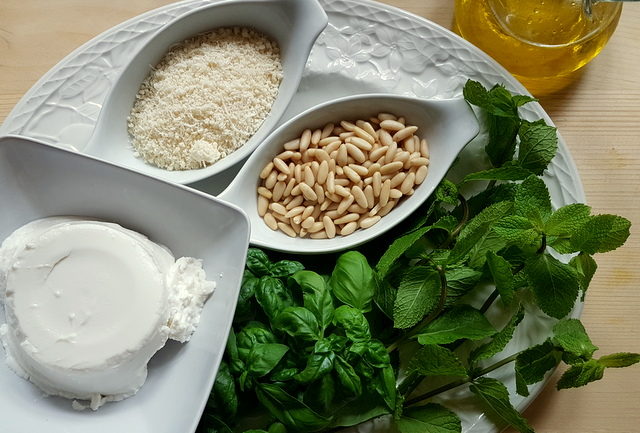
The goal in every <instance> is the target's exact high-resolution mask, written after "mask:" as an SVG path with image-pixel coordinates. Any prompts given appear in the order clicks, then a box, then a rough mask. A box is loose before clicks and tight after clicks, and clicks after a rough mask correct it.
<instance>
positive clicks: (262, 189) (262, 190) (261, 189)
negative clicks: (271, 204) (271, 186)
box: [258, 186, 273, 198]
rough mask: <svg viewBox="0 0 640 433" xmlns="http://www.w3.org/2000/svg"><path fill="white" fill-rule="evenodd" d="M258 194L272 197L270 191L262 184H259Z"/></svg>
mask: <svg viewBox="0 0 640 433" xmlns="http://www.w3.org/2000/svg"><path fill="white" fill-rule="evenodd" d="M258 194H260V195H261V196H263V197H265V198H271V197H273V194H272V193H271V191H269V190H268V189H267V188H265V187H264V186H261V187H259V188H258Z"/></svg>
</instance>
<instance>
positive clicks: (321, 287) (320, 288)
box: [291, 271, 333, 330]
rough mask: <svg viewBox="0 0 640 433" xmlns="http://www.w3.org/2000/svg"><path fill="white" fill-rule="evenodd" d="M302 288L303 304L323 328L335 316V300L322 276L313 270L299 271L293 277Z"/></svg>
mask: <svg viewBox="0 0 640 433" xmlns="http://www.w3.org/2000/svg"><path fill="white" fill-rule="evenodd" d="M291 278H292V279H293V280H294V281H295V282H296V283H298V285H299V286H300V288H301V289H302V293H303V295H302V297H303V304H304V307H305V308H306V309H308V310H309V311H311V312H312V313H313V314H314V316H315V317H316V319H317V320H318V324H319V325H320V328H321V329H322V330H324V329H326V327H327V326H329V324H330V323H331V320H332V318H333V300H332V298H331V293H330V292H329V288H328V287H327V284H326V282H325V280H324V278H322V276H320V275H318V274H316V273H315V272H311V271H299V272H296V273H295V274H294V275H293V276H292V277H291Z"/></svg>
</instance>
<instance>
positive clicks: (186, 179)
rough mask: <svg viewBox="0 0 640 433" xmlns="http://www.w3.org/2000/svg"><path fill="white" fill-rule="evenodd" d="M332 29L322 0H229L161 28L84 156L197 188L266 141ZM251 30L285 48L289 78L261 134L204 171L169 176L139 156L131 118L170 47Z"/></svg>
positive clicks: (116, 92)
mask: <svg viewBox="0 0 640 433" xmlns="http://www.w3.org/2000/svg"><path fill="white" fill-rule="evenodd" d="M326 24H327V15H326V14H325V13H324V11H323V9H322V7H320V5H319V4H318V2H317V1H316V0H251V1H237V0H229V1H223V2H219V3H214V4H211V5H207V6H204V7H201V8H198V9H195V10H193V11H191V12H189V13H187V14H185V15H183V16H181V17H179V18H177V19H175V20H173V21H171V22H169V23H168V24H166V25H165V26H163V27H162V28H160V29H159V30H158V31H157V32H156V33H155V34H154V35H153V36H152V37H151V39H149V41H147V42H146V43H145V44H144V45H143V46H142V47H141V48H140V49H139V50H138V52H137V53H136V54H135V55H134V56H133V58H132V60H131V61H130V63H129V64H128V65H127V67H126V68H125V69H124V70H123V71H122V73H121V74H120V76H119V78H118V79H117V80H116V82H115V84H114V85H113V87H112V88H111V90H110V92H109V94H108V96H107V99H106V101H105V103H104V106H103V108H102V111H101V113H100V117H99V119H98V123H97V124H96V128H95V130H94V133H93V136H92V137H91V139H90V141H89V143H88V144H87V146H86V147H85V148H84V149H81V151H82V152H84V153H86V154H88V155H92V156H97V157H99V158H101V159H104V160H106V161H109V162H112V163H115V164H118V165H122V166H125V167H127V168H130V169H133V170H136V171H139V172H142V173H145V174H148V175H151V176H154V177H158V178H161V179H165V180H169V181H172V182H176V183H182V184H187V183H192V182H195V181H197V180H201V179H204V178H206V177H209V176H212V175H214V174H216V173H220V172H221V171H223V170H225V169H227V168H229V167H231V166H233V165H234V164H236V163H238V162H240V161H241V160H242V159H244V158H245V157H247V156H248V155H249V154H250V153H251V152H252V151H253V150H255V148H256V147H257V146H258V144H260V143H261V142H262V140H263V139H264V138H265V137H266V136H267V134H268V133H269V132H271V130H272V129H273V128H274V127H275V125H276V123H277V122H278V120H279V119H280V117H281V116H282V114H283V112H284V111H285V109H286V108H287V105H288V104H289V101H290V100H291V98H292V97H293V95H294V93H295V91H296V89H297V88H298V84H299V82H300V78H301V77H302V71H303V70H304V66H305V63H306V61H307V58H308V56H309V52H310V51H311V46H312V45H313V43H314V41H315V40H316V38H317V36H318V35H319V34H320V32H321V31H322V30H323V29H324V28H325V26H326ZM231 26H241V27H251V28H254V29H256V30H258V31H260V32H262V33H264V34H266V35H268V36H270V37H272V38H274V39H275V40H276V41H277V42H278V44H279V46H280V53H281V62H282V68H283V79H282V82H281V83H280V88H279V91H278V96H277V98H276V100H275V102H274V104H273V106H272V109H271V112H270V114H269V115H268V116H267V118H266V119H265V121H264V122H263V123H262V125H261V126H260V128H259V129H258V131H257V132H256V133H255V134H254V135H253V136H252V137H251V138H250V139H249V140H248V141H247V142H246V143H245V144H244V145H243V146H242V147H241V148H239V149H238V150H237V151H235V152H233V153H232V154H230V155H229V156H227V157H226V158H223V159H221V160H219V161H218V162H216V163H214V164H212V165H210V166H208V167H205V168H201V169H198V170H184V171H169V170H165V169H162V168H158V167H155V166H152V165H150V164H147V163H146V162H145V161H144V160H142V159H141V158H138V157H136V156H135V155H134V152H133V149H132V147H131V144H130V137H129V133H128V131H127V117H128V115H129V112H130V111H131V107H132V106H133V102H134V100H135V96H136V94H137V92H138V89H139V87H140V84H141V83H142V81H143V80H144V79H145V77H146V76H147V75H148V74H149V72H150V70H151V68H152V67H153V65H155V64H157V63H158V61H160V59H161V58H162V57H163V55H164V54H165V53H166V52H167V51H168V50H169V48H170V47H171V46H172V45H173V44H175V43H178V42H180V41H183V40H185V39H187V38H188V37H190V36H193V35H196V34H198V33H202V32H205V31H209V30H213V29H216V28H219V27H231Z"/></svg>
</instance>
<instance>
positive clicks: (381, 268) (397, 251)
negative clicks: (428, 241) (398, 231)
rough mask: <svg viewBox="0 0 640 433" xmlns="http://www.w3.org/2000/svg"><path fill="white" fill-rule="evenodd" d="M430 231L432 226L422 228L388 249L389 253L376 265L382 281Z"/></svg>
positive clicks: (401, 238) (405, 236)
mask: <svg viewBox="0 0 640 433" xmlns="http://www.w3.org/2000/svg"><path fill="white" fill-rule="evenodd" d="M429 230H431V226H427V227H422V228H419V229H417V230H415V231H413V232H410V233H407V234H406V235H404V236H401V237H399V238H397V239H396V240H394V241H393V242H392V243H391V245H390V246H389V248H387V251H385V252H384V254H383V255H382V257H380V260H379V261H378V264H377V265H376V271H377V272H378V276H379V277H380V278H381V279H384V277H385V276H386V275H387V273H388V272H389V269H391V266H392V265H393V264H394V263H395V262H396V260H398V259H399V258H400V257H402V255H403V254H404V253H405V252H406V251H407V250H408V249H409V248H411V247H412V246H413V244H415V243H416V242H417V241H418V240H419V239H420V238H421V237H422V236H424V235H425V234H426V233H427V232H428V231H429Z"/></svg>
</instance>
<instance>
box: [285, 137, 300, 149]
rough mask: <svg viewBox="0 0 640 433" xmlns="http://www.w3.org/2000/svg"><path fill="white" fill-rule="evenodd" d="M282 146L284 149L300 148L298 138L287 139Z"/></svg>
mask: <svg viewBox="0 0 640 433" xmlns="http://www.w3.org/2000/svg"><path fill="white" fill-rule="evenodd" d="M283 147H284V149H285V150H298V149H300V139H299V138H296V139H295V140H291V141H287V142H286V143H285V144H284V146H283Z"/></svg>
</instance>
